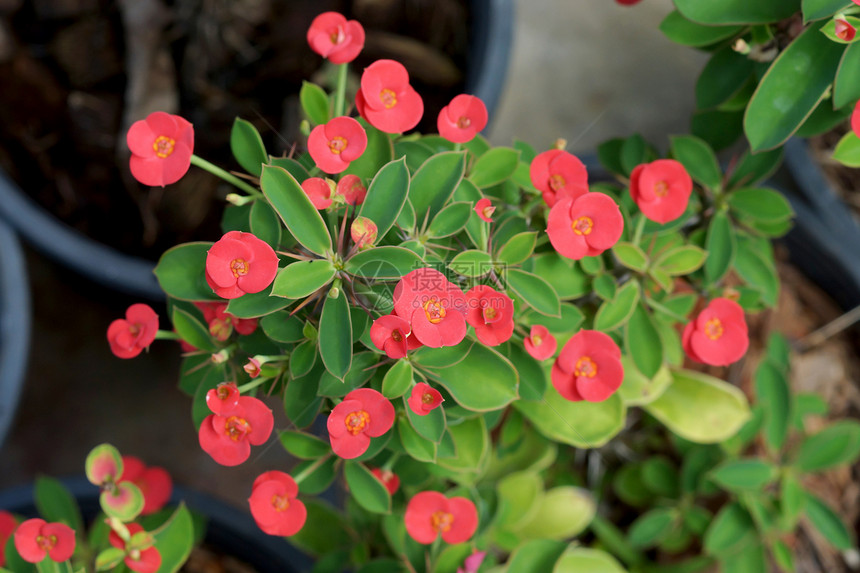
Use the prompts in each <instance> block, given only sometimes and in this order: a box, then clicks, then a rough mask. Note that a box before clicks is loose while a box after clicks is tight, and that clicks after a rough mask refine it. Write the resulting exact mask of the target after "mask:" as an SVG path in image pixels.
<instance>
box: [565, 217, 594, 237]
mask: <svg viewBox="0 0 860 573" xmlns="http://www.w3.org/2000/svg"><path fill="white" fill-rule="evenodd" d="M570 226H571V228H572V229H573V232H574V233H576V234H577V235H590V234H591V231H592V230H593V229H594V221H592V220H591V217H580V218H579V219H577V220H575V221H574V222H573V223H571V225H570Z"/></svg>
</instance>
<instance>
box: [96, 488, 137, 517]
mask: <svg viewBox="0 0 860 573" xmlns="http://www.w3.org/2000/svg"><path fill="white" fill-rule="evenodd" d="M99 505H100V506H101V508H102V511H104V512H105V513H106V514H107V515H108V516H109V517H115V518H117V519H119V520H120V521H131V520H133V519H134V518H136V517H137V516H138V515H140V512H141V511H143V493H142V492H141V491H140V488H138V487H137V486H136V485H134V484H133V483H132V482H130V481H121V482H118V483H115V484H114V487H113V489H112V490H104V491H102V493H101V495H100V496H99Z"/></svg>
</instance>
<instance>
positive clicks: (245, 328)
mask: <svg viewBox="0 0 860 573" xmlns="http://www.w3.org/2000/svg"><path fill="white" fill-rule="evenodd" d="M194 306H196V307H197V308H199V309H200V310H201V311H202V312H203V319H204V320H205V321H206V324H208V325H209V334H211V335H212V336H213V337H214V338H215V339H216V340H220V341H221V342H224V341H225V340H227V339H228V338H230V334H232V333H233V329H234V328H235V329H236V332H238V333H239V334H242V335H248V334H253V332H254V331H255V330H257V319H256V318H236V317H235V316H233V315H232V314H230V313H229V312H227V303H226V302H195V303H194Z"/></svg>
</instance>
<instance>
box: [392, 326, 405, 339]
mask: <svg viewBox="0 0 860 573" xmlns="http://www.w3.org/2000/svg"><path fill="white" fill-rule="evenodd" d="M391 338H392V340H394V342H400V341H402V340H403V335H402V334H400V331H399V330H397V329H394V330H392V331H391Z"/></svg>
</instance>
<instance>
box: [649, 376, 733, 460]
mask: <svg viewBox="0 0 860 573" xmlns="http://www.w3.org/2000/svg"><path fill="white" fill-rule="evenodd" d="M672 378H673V382H672V385H671V386H669V388H667V389H666V391H665V392H664V393H663V395H662V396H660V397H659V398H657V399H656V400H655V401H654V402H652V403H650V404H648V405H645V406H643V408H644V409H645V410H647V411H648V413H650V414H651V415H652V416H654V417H655V418H657V419H658V420H660V421H661V422H663V424H665V425H666V427H668V428H669V429H670V430H672V431H673V432H674V433H676V434H678V435H679V436H681V437H682V438H684V439H687V440H690V441H692V442H696V443H700V444H714V443H718V442H721V441H723V440H726V439H728V438H730V437H731V436H733V435H734V434H735V433H736V432H737V431H738V430H739V429H740V428H741V426H742V425H743V424H744V423H745V422H746V421H747V420H748V419H749V417H750V407H749V403H748V402H747V399H746V396H744V393H743V392H741V391H740V390H739V389H738V388H736V387H735V386H732V385H731V384H728V383H726V382H723V381H722V380H719V379H717V378H714V377H713V376H708V375H707V374H701V373H698V372H693V371H690V370H677V371H674V372H673V373H672Z"/></svg>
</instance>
